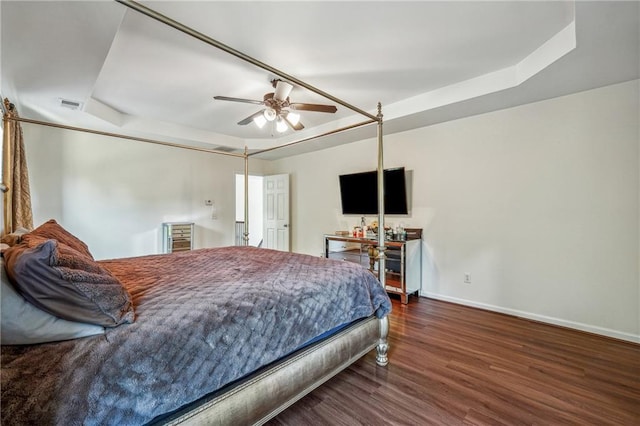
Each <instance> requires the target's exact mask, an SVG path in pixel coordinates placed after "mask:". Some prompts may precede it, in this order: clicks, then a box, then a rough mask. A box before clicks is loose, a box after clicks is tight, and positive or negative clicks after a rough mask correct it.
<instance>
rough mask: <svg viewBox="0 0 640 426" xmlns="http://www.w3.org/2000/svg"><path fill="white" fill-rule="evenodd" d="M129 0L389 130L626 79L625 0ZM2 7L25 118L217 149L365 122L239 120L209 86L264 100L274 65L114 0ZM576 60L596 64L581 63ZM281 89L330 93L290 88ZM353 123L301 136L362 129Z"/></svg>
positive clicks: (629, 22)
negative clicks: (260, 123) (379, 108)
mask: <svg viewBox="0 0 640 426" xmlns="http://www.w3.org/2000/svg"><path fill="white" fill-rule="evenodd" d="M142 4H144V5H145V6H148V7H150V8H152V9H154V10H156V11H158V12H160V13H162V14H164V15H166V16H168V17H170V18H172V19H174V20H176V21H178V22H180V23H182V24H184V25H187V26H189V27H191V28H193V29H195V30H196V31H199V32H201V33H203V34H205V35H207V36H209V37H212V38H214V39H216V40H218V41H220V42H222V43H225V44H227V45H229V46H231V47H233V48H234V49H237V50H240V51H242V52H244V53H246V54H248V55H250V56H253V57H254V58H256V59H258V60H260V61H262V62H264V63H267V64H269V65H271V66H273V67H275V68H277V69H279V70H281V71H284V72H286V73H288V74H290V75H292V76H295V77H296V78H299V79H301V80H303V81H305V82H307V83H309V84H311V85H313V86H315V87H317V88H319V89H321V90H323V91H325V92H327V93H330V94H331V95H333V96H336V97H338V98H340V99H342V100H344V101H346V102H348V103H351V104H353V105H355V106H357V107H359V108H362V109H364V110H367V111H369V112H371V113H374V114H375V107H376V104H377V103H378V102H382V104H383V112H384V114H385V121H386V122H387V123H388V125H386V126H385V128H386V130H387V132H396V131H402V130H408V129H410V128H415V127H419V126H422V125H427V124H431V123H432V122H437V121H441V120H443V119H448V118H447V117H449V118H457V117H458V116H464V115H468V114H472V113H480V112H484V111H485V110H491V109H495V108H499V107H501V106H502V105H506V106H509V105H510V104H518V103H526V102H530V101H535V100H537V98H539V97H540V96H544V97H553V96H559V95H562V94H566V93H564V92H566V90H568V88H569V87H570V90H586V89H587V88H591V87H597V86H598V85H604V84H611V83H614V82H618V81H625V80H628V79H631V78H638V65H637V64H638V52H637V51H638V4H637V3H636V2H626V3H613V2H603V3H600V2H589V3H586V4H582V3H577V4H574V3H573V2H565V1H555V2H522V1H513V2H399V1H385V2H367V1H355V2H310V1H299V2H267V1H258V2H245V1H243V2H216V1H212V2H175V1H174V2H172V1H162V2H153V1H145V2H142ZM0 7H1V9H0V12H1V19H2V63H1V70H2V95H3V96H8V97H10V98H11V99H12V100H13V101H14V102H15V103H17V105H18V107H19V110H20V111H21V113H22V115H23V116H27V117H30V118H36V119H46V120H52V121H55V122H61V123H65V124H69V125H75V126H86V127H91V128H99V129H102V130H106V131H113V132H117V133H126V134H133V135H142V136H152V137H162V138H165V139H169V140H173V141H178V142H180V143H186V144H196V145H208V146H213V147H224V148H225V149H231V148H235V149H242V148H243V147H244V146H245V145H247V146H249V148H252V149H259V148H266V147H270V146H276V145H278V144H282V143H286V142H288V141H291V140H294V139H297V138H300V137H302V136H308V135H312V134H317V133H320V132H322V131H325V130H328V129H332V128H336V127H338V126H340V125H345V124H350V123H354V122H357V121H362V120H363V117H362V116H357V114H355V113H354V112H353V111H351V110H348V109H346V108H344V107H343V106H340V105H338V112H337V113H336V114H326V113H318V112H302V113H301V116H302V118H301V121H302V122H303V123H304V125H305V126H306V129H305V130H304V131H301V132H295V134H293V132H292V131H288V132H287V133H285V134H280V133H277V132H275V131H274V130H273V129H270V128H269V127H268V126H267V127H265V128H263V129H259V128H257V127H256V126H254V125H253V124H250V125H246V126H238V125H237V124H236V123H237V122H238V121H240V120H242V119H243V118H245V117H247V116H249V115H251V114H253V113H254V112H256V111H259V110H260V109H261V106H259V105H252V104H244V103H234V102H224V101H216V100H214V99H213V96H215V95H223V96H230V97H237V98H248V99H256V100H262V97H263V95H264V94H265V93H267V92H270V91H272V88H271V85H270V80H271V79H273V78H277V77H278V76H277V75H274V74H272V73H269V72H267V71H264V70H261V69H259V68H257V67H254V66H252V65H250V64H248V63H245V62H243V61H241V60H239V59H237V58H234V57H232V56H231V55H228V54H227V53H225V52H222V51H220V50H218V49H215V48H214V47H212V46H209V45H207V44H205V43H203V42H201V41H199V40H196V39H194V38H192V37H190V36H188V35H186V34H183V33H181V32H179V31H177V30H175V29H172V28H170V27H168V26H166V25H164V24H161V23H159V22H157V21H155V20H152V19H150V18H149V17H146V16H143V15H141V14H140V13H138V12H136V11H133V10H130V9H128V8H127V7H125V6H123V5H122V4H119V3H116V2H52V1H46V2H13V1H3V2H2V3H1V4H0ZM634 11H635V16H634V14H633V12H634ZM612 20H613V21H615V22H616V23H617V25H611V22H613V21H612ZM603 24H607V25H605V26H603ZM634 31H635V33H634ZM634 36H635V39H634ZM595 40H598V41H599V42H600V43H602V42H609V43H615V45H616V46H618V48H619V49H620V50H621V52H622V53H619V54H617V55H616V54H611V52H607V51H606V50H607V49H606V47H607V46H606V45H605V46H602V45H601V44H594V43H596V41H595ZM634 43H635V45H634ZM609 46H611V45H609ZM602 55H608V56H607V57H606V58H601V57H600V56H602ZM634 55H635V58H634ZM602 59H606V60H609V61H610V63H611V69H608V68H609V67H604V66H603V63H602V62H601V61H602ZM634 60H635V65H634V62H633V61H634ZM581 61H582V62H585V61H593V66H594V67H597V68H598V70H599V71H598V72H593V71H592V72H590V73H586V74H587V75H586V76H585V75H584V74H585V70H584V69H579V68H577V66H581V65H582V64H581ZM582 66H583V65H582ZM567 74H568V75H567ZM571 77H572V78H571ZM587 77H588V78H587ZM567 79H568V80H569V82H566V81H564V80H567ZM576 82H580V84H579V85H578V84H576ZM571 84H573V85H574V86H577V87H576V88H573V87H571ZM590 86H591V87H590ZM510 90H511V91H512V92H513V93H508V92H509V91H510ZM498 93H501V95H502V96H500V97H499V98H498V97H497V96H496V94H498ZM290 97H291V99H292V101H293V102H308V103H325V104H326V103H332V102H330V101H327V100H326V99H324V98H322V97H320V96H319V95H316V94H315V93H312V92H310V91H308V90H306V89H304V88H300V87H294V89H293V91H292V93H291V95H290ZM60 99H70V100H75V101H78V102H80V103H81V108H79V109H78V110H70V109H68V108H63V107H61V106H60ZM500 99H503V101H500ZM483 105H485V107H484V109H483V107H482V106H483ZM454 106H459V107H460V108H457V109H456V108H454ZM438 117H440V118H438ZM351 133H352V136H351V137H348V136H347V137H345V136H344V135H343V136H342V137H335V138H333V140H332V141H327V142H325V143H315V144H313V148H307V149H319V148H322V147H324V146H330V145H331V144H336V143H347V142H350V141H351V140H356V138H361V137H368V136H370V135H371V134H372V132H371V130H360V131H354V132H351ZM301 150H304V149H303V148H296V150H291V149H290V150H289V151H288V154H287V155H290V154H294V153H297V152H301ZM285 151H286V150H285ZM285 151H283V152H285ZM276 152H277V151H276Z"/></svg>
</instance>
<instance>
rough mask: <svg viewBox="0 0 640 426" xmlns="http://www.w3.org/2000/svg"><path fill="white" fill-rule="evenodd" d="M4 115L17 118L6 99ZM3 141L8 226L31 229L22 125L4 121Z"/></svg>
mask: <svg viewBox="0 0 640 426" xmlns="http://www.w3.org/2000/svg"><path fill="white" fill-rule="evenodd" d="M4 105H5V109H6V116H8V117H9V118H12V117H14V118H17V117H18V112H17V111H16V108H15V106H14V105H13V104H11V103H10V102H9V101H8V100H7V99H5V100H4ZM4 133H5V135H4V138H3V140H4V143H8V145H9V149H8V150H7V149H5V150H4V151H3V153H4V154H6V153H7V151H8V154H9V158H4V159H3V162H4V164H5V165H6V166H8V168H9V171H10V176H9V179H10V180H9V182H8V186H9V191H10V192H9V193H10V197H11V199H10V200H9V202H10V203H11V204H10V206H11V209H10V213H9V212H7V213H9V214H8V216H9V217H5V218H4V219H5V220H6V221H8V224H9V228H10V229H11V231H14V230H16V229H18V228H26V229H28V230H31V229H33V213H32V210H31V193H30V191H29V172H28V170H27V156H26V152H25V150H24V140H23V138H22V126H21V125H20V123H19V122H18V121H14V120H6V119H5V121H4Z"/></svg>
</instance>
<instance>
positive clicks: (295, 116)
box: [287, 112, 300, 126]
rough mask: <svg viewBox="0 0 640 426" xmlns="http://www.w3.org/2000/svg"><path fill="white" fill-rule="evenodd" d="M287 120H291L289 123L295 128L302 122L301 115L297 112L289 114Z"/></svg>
mask: <svg viewBox="0 0 640 426" xmlns="http://www.w3.org/2000/svg"><path fill="white" fill-rule="evenodd" d="M287 120H289V123H291V124H292V125H294V126H295V125H296V124H298V123H299V122H300V114H298V113H295V112H289V113H288V114H287Z"/></svg>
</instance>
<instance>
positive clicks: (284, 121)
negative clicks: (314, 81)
mask: <svg viewBox="0 0 640 426" xmlns="http://www.w3.org/2000/svg"><path fill="white" fill-rule="evenodd" d="M271 85H272V86H273V88H274V89H275V90H274V91H273V92H269V93H266V94H265V95H264V97H263V99H262V100H261V101H256V100H252V99H241V98H230V97H228V96H214V97H213V99H216V100H218V101H232V102H244V103H248V104H254V105H263V106H264V107H265V108H264V109H262V110H260V111H258V112H256V113H255V114H251V115H250V116H249V117H247V118H245V119H244V120H241V121H239V122H238V124H239V125H241V126H244V125H247V124H249V123H251V122H254V123H255V124H256V125H257V126H258V127H260V128H262V127H264V125H265V124H267V122H275V124H276V130H277V131H278V132H280V133H283V132H285V131H286V130H287V129H288V128H291V129H293V130H302V129H304V126H303V125H302V123H300V114H298V113H296V112H295V111H317V112H328V113H335V112H336V111H337V110H338V109H337V108H336V107H335V106H334V105H321V104H306V103H292V102H291V100H290V99H289V94H290V93H291V89H293V85H292V84H290V83H287V82H286V81H283V80H280V79H275V80H272V81H271Z"/></svg>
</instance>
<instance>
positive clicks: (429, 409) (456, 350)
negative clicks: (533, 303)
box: [268, 298, 640, 426]
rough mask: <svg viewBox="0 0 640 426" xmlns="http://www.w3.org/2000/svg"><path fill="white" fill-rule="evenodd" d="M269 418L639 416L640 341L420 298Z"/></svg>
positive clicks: (402, 420) (456, 420)
mask: <svg viewBox="0 0 640 426" xmlns="http://www.w3.org/2000/svg"><path fill="white" fill-rule="evenodd" d="M390 319H391V322H390V327H391V331H390V339H389V342H390V345H391V347H390V350H389V359H390V363H389V365H388V366H387V367H386V368H385V367H378V366H376V364H375V354H374V353H370V354H368V355H367V356H365V357H364V358H362V359H361V360H359V361H358V362H356V363H355V364H354V365H352V366H351V367H349V368H348V369H346V370H345V371H344V372H342V373H341V374H339V375H338V376H336V377H334V378H333V379H331V380H330V381H328V382H327V383H325V384H324V385H322V386H320V387H319V388H318V389H316V390H315V391H314V392H312V393H311V394H309V395H307V396H306V397H305V398H303V399H302V400H300V401H299V402H298V403H296V404H295V405H293V406H292V407H290V408H289V409H287V410H286V411H284V412H283V413H281V414H280V415H279V416H278V417H276V418H275V419H273V420H271V421H270V422H269V423H268V424H269V425H272V426H276V425H291V426H294V425H295V426H299V425H430V424H435V425H462V424H465V425H467V424H474V425H630V426H631V425H640V345H637V344H633V343H627V342H623V341H618V340H614V339H609V338H605V337H600V336H596V335H592V334H588V333H582V332H579V331H574V330H569V329H565V328H560V327H554V326H551V325H546V324H542V323H537V322H533V321H528V320H525V319H521V318H515V317H511V316H508V315H502V314H497V313H493V312H488V311H483V310H479V309H474V308H469V307H464V306H460V305H455V304H451V303H446V302H441V301H436V300H433V299H426V298H411V301H410V303H409V305H407V306H403V305H401V304H400V303H397V301H395V300H394V306H393V313H392V314H391V316H390Z"/></svg>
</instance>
